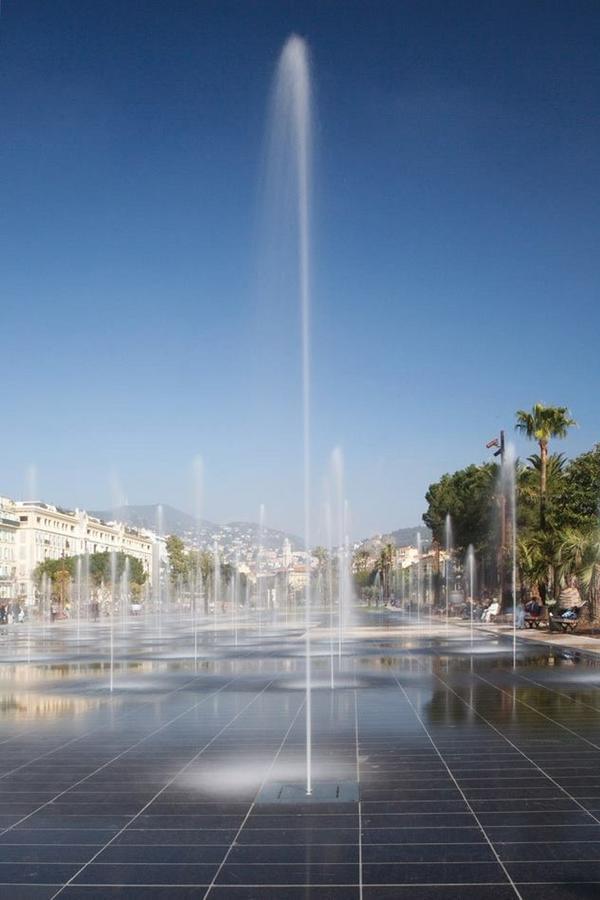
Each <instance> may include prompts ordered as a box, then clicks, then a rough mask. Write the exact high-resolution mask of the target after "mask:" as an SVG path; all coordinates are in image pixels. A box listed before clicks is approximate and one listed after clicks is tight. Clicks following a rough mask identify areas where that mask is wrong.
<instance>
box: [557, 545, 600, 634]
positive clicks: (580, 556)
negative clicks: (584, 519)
mask: <svg viewBox="0 0 600 900" xmlns="http://www.w3.org/2000/svg"><path fill="white" fill-rule="evenodd" d="M558 558H559V562H560V571H561V575H562V576H563V578H565V579H569V578H572V577H573V576H575V577H576V578H577V581H578V583H579V584H580V585H581V587H582V588H583V589H584V591H585V594H586V598H587V600H589V602H590V608H591V612H592V616H593V618H595V617H596V614H597V613H598V601H599V600H600V530H599V529H598V528H597V527H593V528H591V529H588V530H579V529H576V528H568V529H566V530H565V532H564V534H563V535H562V540H561V543H560V547H559V552H558Z"/></svg>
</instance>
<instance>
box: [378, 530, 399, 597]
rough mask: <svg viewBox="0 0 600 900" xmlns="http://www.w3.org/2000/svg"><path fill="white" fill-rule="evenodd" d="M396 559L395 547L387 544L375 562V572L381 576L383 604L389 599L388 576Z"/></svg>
mask: <svg viewBox="0 0 600 900" xmlns="http://www.w3.org/2000/svg"><path fill="white" fill-rule="evenodd" d="M395 558H396V547H395V546H394V544H391V543H388V544H386V545H385V547H384V548H383V549H382V551H381V553H380V554H379V558H378V560H377V566H376V570H377V571H378V572H379V573H380V575H381V585H382V588H383V600H384V603H385V602H387V601H388V600H389V599H390V574H391V571H392V566H393V565H394V559H395Z"/></svg>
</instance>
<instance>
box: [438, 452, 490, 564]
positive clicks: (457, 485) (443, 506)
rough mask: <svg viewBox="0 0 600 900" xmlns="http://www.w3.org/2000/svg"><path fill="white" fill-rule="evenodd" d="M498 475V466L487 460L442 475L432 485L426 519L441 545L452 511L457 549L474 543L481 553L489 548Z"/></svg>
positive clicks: (461, 549)
mask: <svg viewBox="0 0 600 900" xmlns="http://www.w3.org/2000/svg"><path fill="white" fill-rule="evenodd" d="M497 476H498V466H497V465H496V464H495V463H485V464H484V465H481V466H475V465H471V466H467V467H466V468H465V469H459V470H458V471H457V472H454V473H453V474H446V475H443V476H442V477H441V478H440V480H439V481H438V482H435V483H434V484H430V485H429V489H428V491H427V493H426V495H425V499H426V500H427V511H426V512H425V513H424V515H423V521H424V522H425V524H426V525H427V526H428V527H429V528H430V529H431V531H432V533H433V539H434V540H435V541H437V542H438V544H440V545H441V546H443V545H444V540H445V538H444V526H445V522H446V516H447V514H448V513H449V514H450V516H451V518H452V525H453V530H454V541H455V545H456V549H458V550H459V551H460V552H464V551H465V550H466V549H467V547H468V546H469V544H473V546H474V547H475V549H476V550H477V551H478V552H483V551H484V550H485V549H486V548H487V547H488V545H489V542H490V536H491V534H492V532H493V528H494V517H495V515H496V480H497Z"/></svg>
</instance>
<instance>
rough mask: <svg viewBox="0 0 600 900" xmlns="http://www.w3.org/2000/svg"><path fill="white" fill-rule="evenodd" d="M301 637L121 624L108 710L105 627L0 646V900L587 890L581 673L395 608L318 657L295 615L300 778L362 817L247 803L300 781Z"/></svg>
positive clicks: (567, 654) (566, 656)
mask: <svg viewBox="0 0 600 900" xmlns="http://www.w3.org/2000/svg"><path fill="white" fill-rule="evenodd" d="M327 620H328V617H327V616H323V618H322V621H323V623H326V622H327ZM302 635H303V633H302V629H301V628H300V627H298V623H294V622H289V623H288V624H287V626H286V624H285V622H274V621H273V622H268V623H266V622H264V621H262V622H261V623H260V631H259V623H257V622H254V621H251V620H246V621H245V622H244V623H240V626H239V627H238V628H237V633H234V632H232V631H231V630H229V628H228V627H227V625H226V624H224V622H223V623H221V622H219V623H218V627H217V628H215V627H214V623H212V622H208V621H207V622H204V623H202V625H201V627H200V629H199V630H198V632H197V641H196V644H195V641H194V634H193V628H192V627H191V623H190V622H188V621H186V620H177V621H175V620H173V621H171V620H169V621H164V622H162V623H161V627H160V630H159V629H158V628H156V627H154V628H151V627H150V626H149V625H148V624H146V623H142V622H133V623H131V624H129V625H128V626H127V627H126V628H125V627H122V626H120V627H117V628H116V629H115V635H114V637H115V655H114V658H115V668H114V672H113V676H114V677H113V688H114V689H113V691H112V693H111V692H110V690H109V685H110V671H109V631H108V628H107V627H106V626H105V625H96V626H94V625H85V626H82V627H81V628H80V631H79V635H77V631H76V628H75V626H74V625H71V624H69V623H60V624H57V625H55V626H53V627H52V628H50V627H47V628H45V629H44V628H41V627H38V628H27V627H26V626H12V627H11V628H7V629H4V630H3V631H2V632H1V633H0V660H1V663H0V686H1V691H0V749H1V751H2V762H3V765H2V769H1V771H0V796H1V798H2V803H1V804H0V896H2V897H4V896H6V897H7V898H11V900H12V898H15V900H20V898H32V900H41V898H51V897H57V896H60V897H64V898H71V900H73V898H87V900H91V898H102V900H104V898H110V897H121V898H128V900H136V898H141V897H144V898H146V897H147V898H164V900H167V898H168V900H184V898H185V900H187V898H192V897H193V898H202V897H210V898H211V900H216V898H238V900H249V898H261V900H263V898H267V900H268V898H273V900H275V898H277V900H286V898H298V900H300V898H302V900H311V898H312V900H348V898H350V900H352V898H356V900H358V898H368V900H375V898H378V900H379V898H404V897H409V896H410V898H417V900H418V898H422V900H425V898H437V900H443V898H451V897H452V898H458V897H461V898H463V897H466V898H473V900H480V898H483V900H486V898H494V900H504V898H509V897H511V898H514V897H521V898H523V900H538V898H542V897H543V898H549V900H553V898H555V900H562V898H565V900H566V898H575V897H584V898H585V897H592V896H594V897H596V896H597V895H598V891H599V890H600V765H599V763H600V665H599V664H598V663H597V662H596V661H595V660H594V659H591V658H588V657H586V656H585V655H582V654H577V653H573V652H572V651H562V650H561V649H560V648H559V647H556V646H555V647H552V648H551V649H548V650H547V651H543V650H541V649H540V647H539V646H532V645H531V644H526V643H524V644H522V645H521V644H519V645H518V646H517V654H516V658H515V660H514V665H513V650H512V645H511V644H510V642H504V641H503V640H502V639H500V638H498V637H496V636H492V635H489V634H476V635H475V637H474V640H473V643H471V641H470V639H469V636H468V635H467V637H466V639H465V630H464V629H461V628H458V627H453V626H452V625H451V626H450V628H449V629H446V627H445V626H444V625H443V624H441V625H440V624H432V625H428V624H427V625H426V624H423V625H421V626H419V627H417V626H416V625H414V624H411V623H409V622H408V621H406V620H405V619H403V618H402V617H401V616H399V615H398V614H392V613H390V614H389V615H388V614H386V615H383V616H377V617H376V618H374V617H367V616H364V618H363V620H361V621H359V622H357V627H356V628H355V629H353V630H351V631H349V632H348V633H347V635H346V640H345V642H344V646H343V649H342V653H341V654H340V655H339V656H338V653H337V643H336V641H332V640H331V635H330V633H329V632H328V631H327V630H326V628H321V627H320V623H319V617H318V616H316V617H315V628H314V632H313V646H314V649H315V658H314V660H313V674H314V692H313V734H314V751H313V753H314V778H315V781H316V782H317V784H323V785H325V784H327V785H331V784H336V783H337V784H340V783H343V784H355V783H356V782H357V781H358V783H359V788H360V792H359V801H358V802H355V801H354V799H353V795H352V794H349V795H348V797H349V798H351V799H349V800H346V799H344V797H343V796H342V797H341V799H340V800H338V801H333V800H327V801H325V802H317V801H315V802H312V803H297V802H293V801H292V802H283V801H279V800H277V801H274V802H272V803H271V802H260V803H256V802H255V801H256V798H257V795H258V794H259V792H260V791H261V789H262V788H264V786H265V785H268V784H271V783H273V784H275V783H282V784H287V785H297V784H299V783H300V784H301V783H302V782H303V778H304V727H305V724H304V693H303V685H304V680H303V676H304V661H303V657H302V651H303V636H302ZM195 645H196V646H197V647H198V655H197V658H194V646H195ZM332 649H334V651H335V652H334V654H333V659H332V658H331V656H330V652H331V650H332ZM332 679H333V685H334V687H333V690H332V687H331V682H332ZM262 796H264V794H263V795H262ZM273 796H276V794H274V795H273ZM282 796H283V794H282ZM287 796H293V794H292V795H290V794H289V793H288V795H287Z"/></svg>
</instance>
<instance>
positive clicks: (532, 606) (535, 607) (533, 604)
mask: <svg viewBox="0 0 600 900" xmlns="http://www.w3.org/2000/svg"><path fill="white" fill-rule="evenodd" d="M542 609H543V607H542V604H541V603H540V601H539V600H538V598H537V597H532V598H531V600H528V601H527V603H526V604H525V612H526V613H527V614H528V615H530V616H541V614H542Z"/></svg>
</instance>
